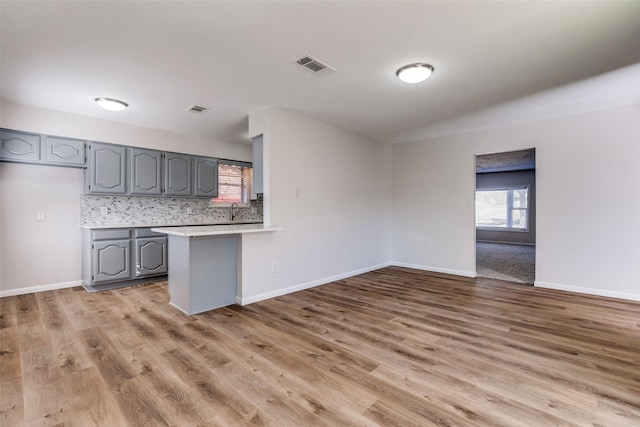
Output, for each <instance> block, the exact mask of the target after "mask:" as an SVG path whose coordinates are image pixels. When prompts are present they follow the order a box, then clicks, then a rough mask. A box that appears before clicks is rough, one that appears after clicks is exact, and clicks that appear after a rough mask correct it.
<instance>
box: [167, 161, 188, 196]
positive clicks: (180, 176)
mask: <svg viewBox="0 0 640 427" xmlns="http://www.w3.org/2000/svg"><path fill="white" fill-rule="evenodd" d="M192 157H193V156H190V155H188V154H178V153H165V155H164V181H165V185H164V188H165V190H164V191H165V194H166V195H168V196H190V195H191V169H192V166H191V165H192Z"/></svg>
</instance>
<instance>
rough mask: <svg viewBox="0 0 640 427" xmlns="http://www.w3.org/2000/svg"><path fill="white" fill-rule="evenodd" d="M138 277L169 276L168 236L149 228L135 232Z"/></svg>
mask: <svg viewBox="0 0 640 427" xmlns="http://www.w3.org/2000/svg"><path fill="white" fill-rule="evenodd" d="M133 233H134V236H135V240H134V247H135V261H136V273H135V274H136V277H147V276H154V275H159V274H167V271H168V268H167V265H168V264H167V236H166V235H163V234H160V233H156V232H154V231H151V230H149V229H148V228H143V229H136V230H133Z"/></svg>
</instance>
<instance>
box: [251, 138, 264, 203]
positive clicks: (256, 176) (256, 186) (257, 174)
mask: <svg viewBox="0 0 640 427" xmlns="http://www.w3.org/2000/svg"><path fill="white" fill-rule="evenodd" d="M252 148H253V185H252V186H251V191H252V193H253V194H260V193H264V166H263V161H264V160H263V158H264V156H263V149H264V143H263V137H262V135H258V136H256V137H255V138H253V143H252Z"/></svg>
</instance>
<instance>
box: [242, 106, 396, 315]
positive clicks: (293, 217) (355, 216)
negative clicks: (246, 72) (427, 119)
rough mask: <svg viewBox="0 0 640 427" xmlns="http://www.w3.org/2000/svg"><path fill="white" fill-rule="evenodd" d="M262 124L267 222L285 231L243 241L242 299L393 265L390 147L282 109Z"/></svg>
mask: <svg viewBox="0 0 640 427" xmlns="http://www.w3.org/2000/svg"><path fill="white" fill-rule="evenodd" d="M263 114H266V117H264V116H263ZM261 120H263V123H264V127H265V128H264V129H263V131H264V147H265V150H264V151H265V169H266V170H268V171H269V172H268V180H266V181H265V185H266V187H265V196H264V197H265V221H268V222H269V223H270V224H271V225H273V226H278V227H282V228H283V230H282V231H277V232H274V233H263V234H254V235H245V236H243V238H242V239H243V241H242V253H243V254H242V257H243V258H242V267H243V268H242V282H243V287H242V294H241V295H240V297H241V302H242V303H249V302H253V301H257V300H260V299H264V298H267V297H271V296H275V295H281V294H284V293H288V292H291V291H293V290H296V289H303V288H305V287H309V286H314V285H318V284H321V283H326V282H329V281H331V280H333V279H336V278H341V277H346V276H350V275H353V274H356V273H359V272H364V271H368V270H371V269H374V268H376V267H379V266H381V265H387V263H388V261H389V260H390V257H391V254H390V247H391V246H390V234H389V231H390V230H389V224H390V219H391V146H390V145H388V144H382V143H378V142H374V141H371V140H369V139H367V138H365V137H362V136H359V135H356V134H354V133H352V132H349V131H347V130H343V129H339V128H336V127H334V126H330V125H327V124H324V123H322V122H319V121H316V120H312V119H308V118H305V117H302V116H300V115H297V114H294V113H291V112H288V111H284V110H280V109H270V110H268V111H267V112H262V113H261ZM250 121H251V117H250ZM296 189H298V190H299V196H300V197H296ZM273 262H276V263H277V264H278V271H277V272H276V273H272V272H271V264H272V263H273Z"/></svg>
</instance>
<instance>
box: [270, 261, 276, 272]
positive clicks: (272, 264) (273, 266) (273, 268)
mask: <svg viewBox="0 0 640 427" xmlns="http://www.w3.org/2000/svg"><path fill="white" fill-rule="evenodd" d="M276 271H278V263H276V262H274V263H271V272H272V273H275V272H276Z"/></svg>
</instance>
